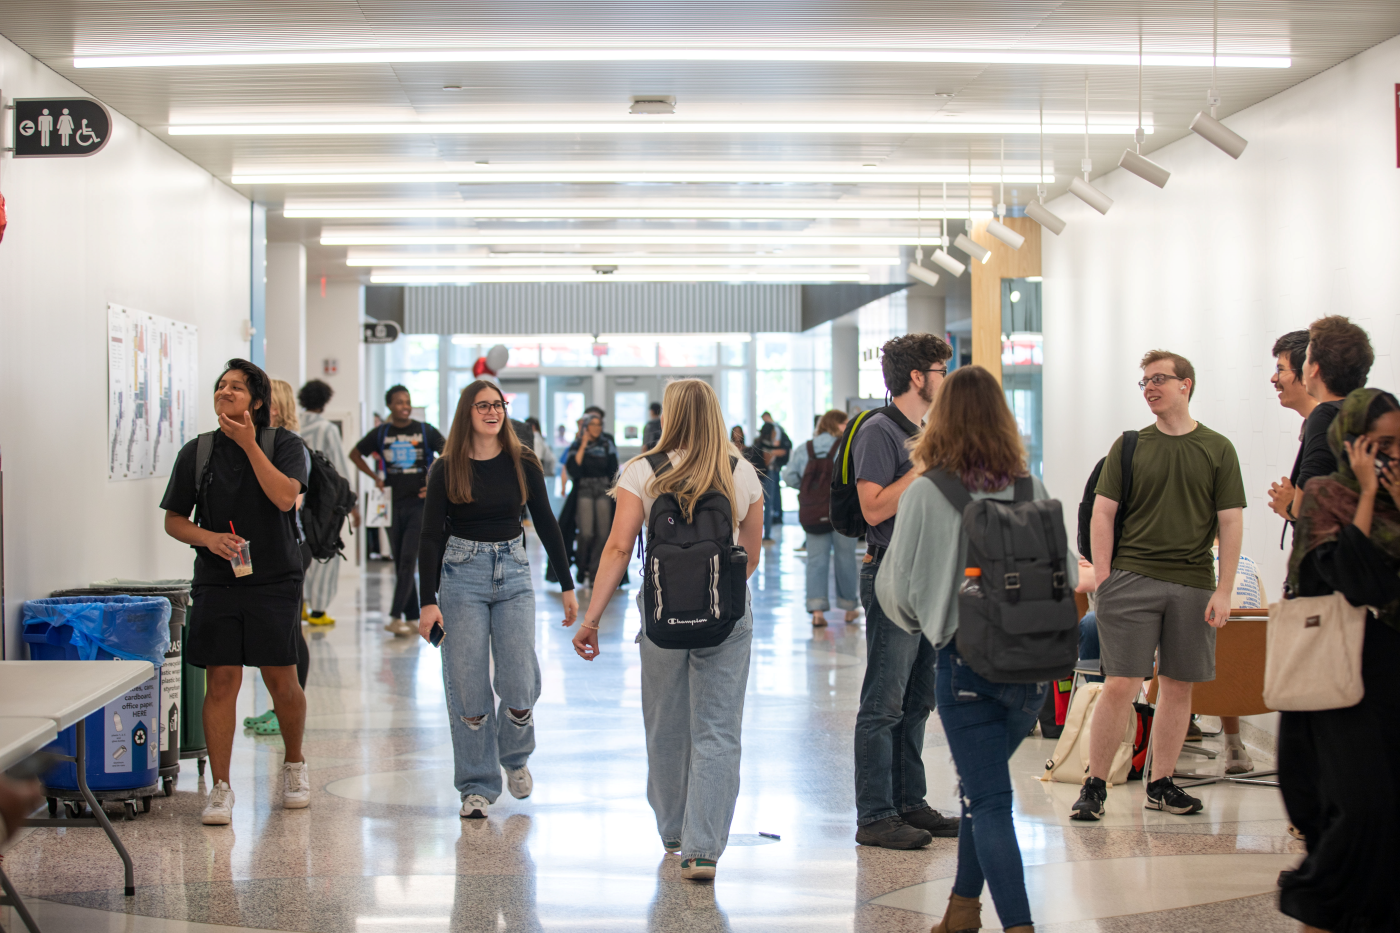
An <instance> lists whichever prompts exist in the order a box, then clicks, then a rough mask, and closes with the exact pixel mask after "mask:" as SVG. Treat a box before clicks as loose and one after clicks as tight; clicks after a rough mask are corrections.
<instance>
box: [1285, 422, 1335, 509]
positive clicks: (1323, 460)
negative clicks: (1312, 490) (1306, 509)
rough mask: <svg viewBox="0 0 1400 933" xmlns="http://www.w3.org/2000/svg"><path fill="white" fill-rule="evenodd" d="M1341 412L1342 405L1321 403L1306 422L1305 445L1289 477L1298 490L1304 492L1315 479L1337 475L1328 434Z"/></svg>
mask: <svg viewBox="0 0 1400 933" xmlns="http://www.w3.org/2000/svg"><path fill="white" fill-rule="evenodd" d="M1341 410H1342V403H1341V402H1319V403H1318V404H1317V407H1315V408H1314V409H1313V410H1312V412H1311V413H1310V414H1309V415H1308V417H1307V420H1305V421H1304V422H1303V442H1302V444H1300V445H1299V446H1298V456H1297V457H1296V458H1295V459H1294V461H1293V472H1292V473H1291V474H1290V475H1289V477H1288V481H1289V482H1290V483H1292V484H1293V485H1294V487H1295V488H1298V489H1301V488H1303V487H1304V486H1306V485H1307V484H1308V480H1310V479H1312V478H1313V477H1314V476H1330V475H1332V474H1333V473H1335V472H1336V470H1337V458H1336V456H1334V455H1333V453H1332V447H1331V445H1330V444H1328V443H1327V431H1328V429H1329V428H1331V427H1332V422H1333V421H1334V420H1335V419H1336V417H1337V413H1338V412H1339V411H1341Z"/></svg>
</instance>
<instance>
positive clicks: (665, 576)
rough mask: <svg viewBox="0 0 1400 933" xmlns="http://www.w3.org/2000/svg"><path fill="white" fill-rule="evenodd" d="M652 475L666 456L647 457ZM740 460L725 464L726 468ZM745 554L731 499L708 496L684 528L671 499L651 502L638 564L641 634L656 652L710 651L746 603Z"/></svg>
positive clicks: (666, 462) (664, 465) (667, 463)
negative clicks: (737, 538) (736, 539)
mask: <svg viewBox="0 0 1400 933" xmlns="http://www.w3.org/2000/svg"><path fill="white" fill-rule="evenodd" d="M646 461H647V463H649V464H651V469H652V473H653V475H655V476H660V475H662V474H663V473H665V472H666V471H668V470H670V469H671V459H670V457H668V456H667V455H666V454H664V453H658V454H652V455H650V456H649V457H647V458H646ZM738 463H739V461H738V460H737V459H736V458H734V457H730V458H729V468H730V469H731V470H732V469H734V467H736V466H738ZM748 562H749V556H748V553H747V552H745V550H744V549H743V548H741V547H739V546H738V545H736V544H735V543H734V519H733V512H732V511H731V509H730V503H729V498H728V497H727V496H725V495H724V493H722V492H718V491H716V490H710V491H709V492H707V493H705V494H703V495H701V496H700V497H699V498H698V499H696V500H695V505H694V508H693V509H692V510H691V515H690V521H686V520H685V513H684V512H683V511H682V510H681V504H680V500H678V499H677V498H676V496H675V495H674V494H673V493H669V492H668V493H664V494H662V495H660V496H657V497H656V501H655V502H653V503H652V505H651V518H650V520H649V521H648V522H647V536H646V551H645V554H644V557H643V562H642V567H643V571H642V616H643V618H642V627H643V630H644V631H645V632H646V636H647V639H648V640H649V641H650V642H651V643H652V644H654V645H656V646H657V647H658V648H713V647H715V646H716V645H718V644H719V643H720V642H722V641H724V640H725V639H726V638H728V637H729V633H730V632H732V631H733V630H734V623H736V622H738V621H739V619H741V618H743V615H744V610H745V608H746V607H745V603H746V602H747V599H748V574H747V569H748Z"/></svg>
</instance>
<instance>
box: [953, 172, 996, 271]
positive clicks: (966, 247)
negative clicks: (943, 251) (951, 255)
mask: <svg viewBox="0 0 1400 933" xmlns="http://www.w3.org/2000/svg"><path fill="white" fill-rule="evenodd" d="M967 216H968V217H969V218H971V217H972V150H971V149H968V150H967ZM953 245H954V246H956V247H957V248H958V249H960V250H962V251H963V252H964V253H967V255H968V256H969V257H971V258H972V259H976V260H977V261H978V262H980V263H982V264H983V265H985V264H986V262H987V260H988V259H991V258H992V251H991V250H989V249H987V247H985V246H983V245H982V244H981V243H978V242H977V241H976V240H974V239H973V238H972V221H971V220H970V219H969V220H968V222H967V228H966V229H965V230H964V231H963V232H962V233H959V234H958V238H957V239H956V240H954V241H953Z"/></svg>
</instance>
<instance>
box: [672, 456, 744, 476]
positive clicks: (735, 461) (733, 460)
mask: <svg viewBox="0 0 1400 933" xmlns="http://www.w3.org/2000/svg"><path fill="white" fill-rule="evenodd" d="M666 462H667V463H670V462H671V458H670V457H667V458H666ZM737 469H739V458H738V457H736V456H734V455H733V454H730V455H729V472H730V473H733V472H734V471H735V470H737Z"/></svg>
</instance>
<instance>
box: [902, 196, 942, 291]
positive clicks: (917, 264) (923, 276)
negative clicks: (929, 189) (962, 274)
mask: <svg viewBox="0 0 1400 933" xmlns="http://www.w3.org/2000/svg"><path fill="white" fill-rule="evenodd" d="M923 211H924V191H923V189H922V188H920V189H919V214H920V217H919V229H918V237H919V245H918V246H917V247H915V249H914V261H913V262H911V263H909V265H907V266H905V267H904V272H905V274H907V275H909V276H912V277H913V278H915V279H917V280H918V281H920V282H923V283H924V284H925V285H928V286H930V287H932V286H934V285H937V284H938V273H937V272H930V271H929V270H927V269H925V268H924V220H923V216H922V215H923Z"/></svg>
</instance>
